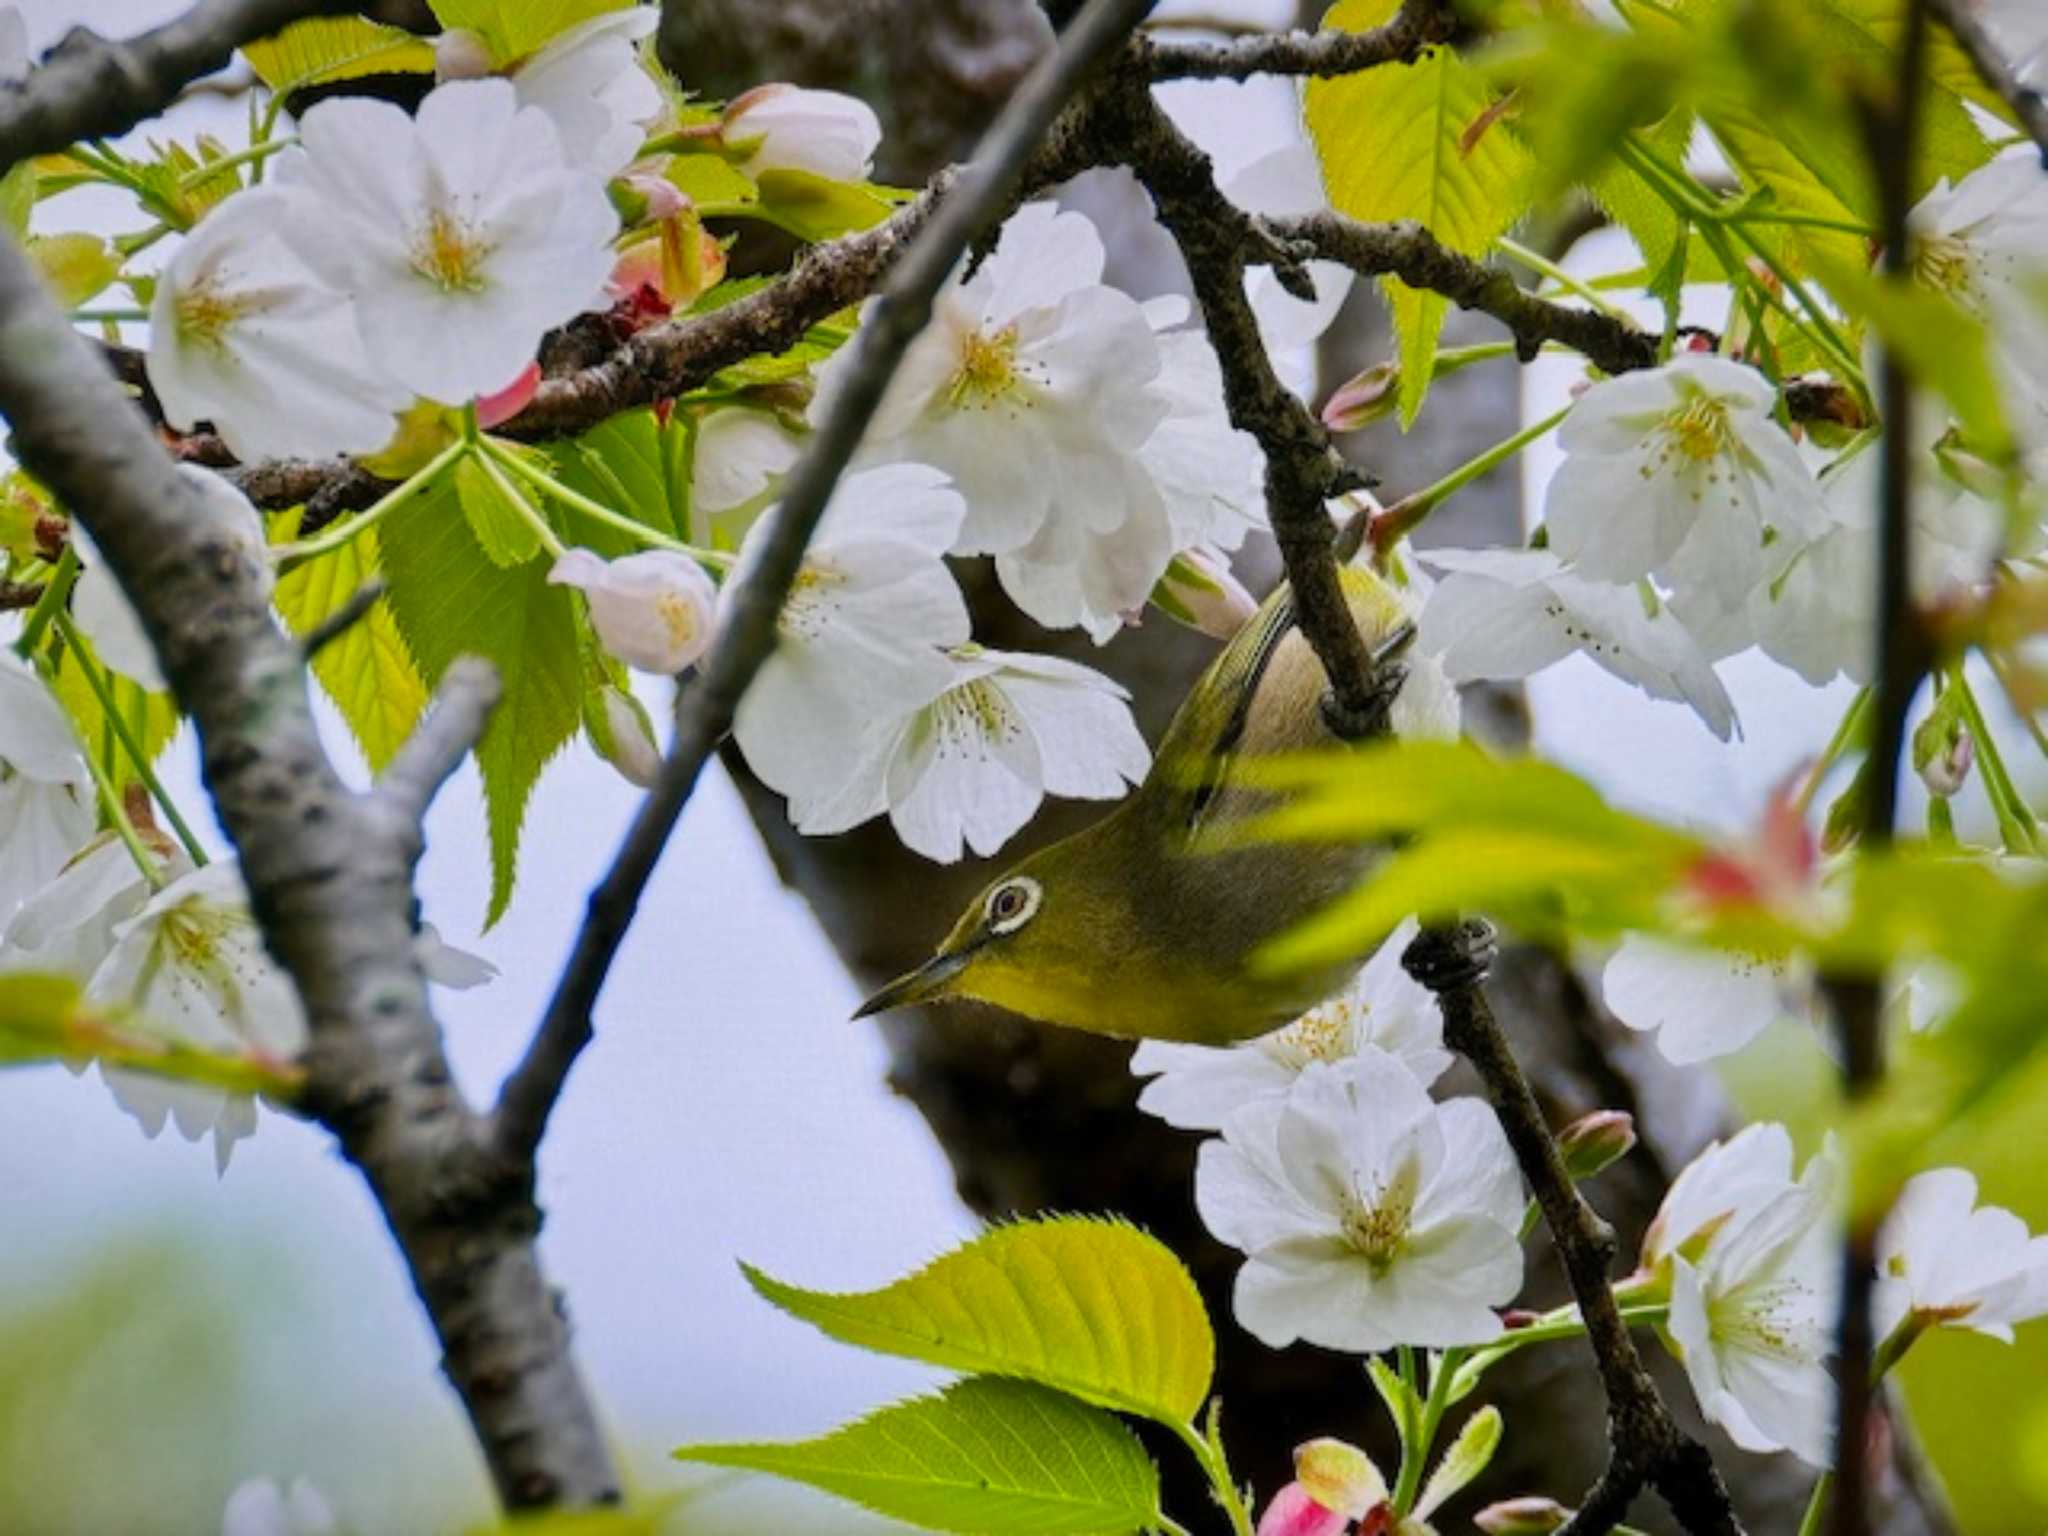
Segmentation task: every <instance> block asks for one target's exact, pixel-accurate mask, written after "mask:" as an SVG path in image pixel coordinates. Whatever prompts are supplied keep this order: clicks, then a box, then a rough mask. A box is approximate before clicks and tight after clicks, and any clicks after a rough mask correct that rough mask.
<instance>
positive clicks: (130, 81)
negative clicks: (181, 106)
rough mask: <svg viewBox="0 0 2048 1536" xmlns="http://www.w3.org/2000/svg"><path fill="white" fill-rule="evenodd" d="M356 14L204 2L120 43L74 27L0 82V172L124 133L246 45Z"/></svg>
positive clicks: (294, 3) (347, 6) (344, 7)
mask: <svg viewBox="0 0 2048 1536" xmlns="http://www.w3.org/2000/svg"><path fill="white" fill-rule="evenodd" d="M356 9H358V7H357V5H355V4H354V3H351V0H203V3H202V4H199V5H195V6H194V7H193V8H192V9H191V10H189V11H187V12H186V13H185V14H184V15H183V16H180V17H179V18H178V19H177V20H176V21H173V22H167V23H166V24H165V25H163V26H161V27H158V28H156V29H155V30H154V31H150V32H145V33H143V34H142V35H141V36H140V37H135V38H130V39H128V40H127V41H125V42H118V43H116V42H109V41H108V40H107V39H105V38H103V37H100V36H99V35H98V34H96V33H93V32H89V31H87V30H86V29H85V28H83V27H74V28H73V29H72V30H71V31H70V32H69V33H68V34H67V35H66V36H65V38H64V40H63V41H62V42H60V43H58V44H57V46H56V47H55V48H52V49H51V50H50V51H49V53H48V54H47V55H45V56H44V59H43V62H42V63H41V64H40V65H39V66H38V67H37V68H36V69H34V70H33V71H31V72H30V74H29V76H28V78H27V79H26V80H22V81H18V82H15V83H13V84H8V85H0V169H5V168H6V167H8V166H11V165H13V164H15V163H16V162H17V161H21V160H26V159H27V158H28V157H29V156H31V155H47V154H54V153H56V152H57V151H58V150H60V149H65V148H68V147H69V146H70V145H72V144H75V143H77V142H78V141H79V140H80V139H102V138H107V137H109V136H111V135H113V134H117V133H125V132H127V131H128V130H129V129H130V128H133V127H134V126H135V125H136V124H137V123H139V122H141V121H142V120H143V119H145V118H150V117H155V116H156V115H157V114H158V113H159V112H161V111H163V109H164V108H165V107H167V106H169V105H170V104H171V102H172V101H173V100H175V99H176V98H177V95H178V93H179V92H180V91H182V90H183V89H184V88H185V87H186V86H187V85H189V84H191V83H192V81H194V80H196V79H198V78H199V77H200V76H201V75H209V74H212V73H213V72H214V71H215V70H217V69H220V68H223V67H224V66H225V65H226V64H227V62H228V61H229V60H230V59H231V58H233V57H234V53H235V50H236V49H237V48H239V47H241V46H242V45H243V44H244V43H253V42H255V41H256V40H257V39H258V38H264V37H269V36H270V35H271V34H272V33H274V32H277V31H278V30H280V29H281V28H283V27H285V26H288V25H289V24H290V23H292V22H294V21H298V20H300V19H301V18H303V17H307V16H331V15H338V14H340V13H342V12H344V11H354V10H356Z"/></svg>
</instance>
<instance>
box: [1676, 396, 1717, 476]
mask: <svg viewBox="0 0 2048 1536" xmlns="http://www.w3.org/2000/svg"><path fill="white" fill-rule="evenodd" d="M1664 435H1665V437H1666V438H1667V439H1668V440H1669V441H1670V443H1671V445H1672V447H1674V448H1676V449H1677V450H1678V451H1679V452H1680V453H1682V454H1684V455H1685V456H1686V457H1687V458H1688V459H1690V460H1692V461H1693V463H1695V464H1705V463H1707V462H1708V461H1710V460H1712V459H1717V458H1719V457H1720V456H1721V455H1722V454H1723V453H1725V452H1726V451H1727V450H1728V445H1729V442H1730V441H1731V440H1732V438H1733V436H1734V434H1733V432H1732V431H1731V429H1730V428H1729V426H1728V411H1727V408H1726V407H1725V406H1723V405H1722V404H1721V402H1720V401H1718V400H1715V399H1713V398H1711V397H1709V396H1707V395H1698V396H1695V397H1694V398H1693V399H1691V400H1689V401H1688V402H1686V405H1685V407H1684V408H1683V409H1682V410H1677V411H1673V412H1672V413H1671V414H1670V415H1668V416H1666V417H1665V418H1664Z"/></svg>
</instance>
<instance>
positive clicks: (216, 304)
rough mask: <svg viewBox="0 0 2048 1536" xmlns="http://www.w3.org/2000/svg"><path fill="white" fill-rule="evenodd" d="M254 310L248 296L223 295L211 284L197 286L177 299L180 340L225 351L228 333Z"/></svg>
mask: <svg viewBox="0 0 2048 1536" xmlns="http://www.w3.org/2000/svg"><path fill="white" fill-rule="evenodd" d="M254 307H255V303H254V300H253V299H252V298H251V297H250V296H249V295H246V294H233V293H223V292H221V291H220V289H219V288H217V287H215V286H214V285H213V284H211V283H194V284H192V285H191V286H190V287H189V288H187V289H185V291H184V292H182V293H180V294H179V295H178V297H177V302H176V305H175V306H174V308H175V314H176V324H177V329H178V339H179V340H180V341H183V342H186V343H188V344H189V345H191V346H195V347H204V348H206V349H207V350H209V351H214V352H218V351H223V350H225V348H226V345H227V336H228V332H229V331H231V330H233V329H234V328H235V323H236V322H237V321H238V320H240V319H241V318H242V317H243V316H244V315H246V314H247V313H249V311H250V310H251V309H253V308H254Z"/></svg>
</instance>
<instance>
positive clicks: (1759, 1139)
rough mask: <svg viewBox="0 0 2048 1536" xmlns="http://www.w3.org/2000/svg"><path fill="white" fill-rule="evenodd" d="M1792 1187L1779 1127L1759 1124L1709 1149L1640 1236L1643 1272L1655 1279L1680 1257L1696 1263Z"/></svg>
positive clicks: (1788, 1145) (1787, 1146)
mask: <svg viewBox="0 0 2048 1536" xmlns="http://www.w3.org/2000/svg"><path fill="white" fill-rule="evenodd" d="M1792 1187H1793V1178H1792V1137H1791V1135H1790V1133H1789V1132H1787V1131H1786V1129H1785V1127H1784V1126H1782V1125H1777V1124H1774V1123H1772V1122H1768V1121H1759V1122H1756V1123H1754V1124H1751V1125H1746V1126H1744V1127H1743V1128H1742V1129H1741V1130H1740V1131H1738V1132H1737V1133H1736V1134H1735V1135H1733V1136H1731V1137H1729V1138H1728V1139H1727V1140H1726V1141H1716V1142H1711V1143H1709V1144H1708V1146H1707V1147H1706V1149H1705V1150H1704V1151H1702V1152H1701V1153H1700V1154H1699V1155H1698V1156H1697V1157H1695V1158H1694V1159H1693V1160H1692V1161H1691V1162H1689V1163H1687V1164H1686V1165H1685V1167H1684V1168H1682V1169H1680V1170H1679V1174H1678V1177H1677V1178H1676V1179H1674V1180H1672V1181H1671V1188H1670V1189H1668V1190H1666V1191H1665V1194H1664V1200H1663V1203H1662V1204H1661V1205H1659V1206H1658V1208H1657V1215H1656V1217H1655V1218H1654V1219H1653V1220H1652V1221H1651V1223H1650V1228H1649V1230H1648V1231H1647V1232H1645V1233H1644V1234H1643V1252H1642V1267H1643V1268H1644V1269H1645V1270H1646V1271H1649V1272H1651V1273H1653V1274H1654V1273H1655V1272H1657V1271H1658V1270H1660V1269H1661V1268H1662V1267H1663V1266H1664V1265H1666V1264H1668V1263H1669V1262H1670V1261H1671V1260H1672V1259H1673V1258H1675V1257H1677V1256H1678V1255H1680V1254H1684V1255H1685V1256H1686V1257H1688V1258H1690V1259H1691V1260H1692V1261H1693V1262H1694V1263H1698V1262H1699V1261H1700V1260H1701V1258H1702V1257H1703V1256H1704V1254H1705V1253H1706V1252H1707V1250H1708V1249H1709V1248H1710V1247H1711V1246H1712V1245H1713V1243H1714V1242H1715V1240H1716V1239H1717V1238H1719V1237H1720V1236H1721V1235H1722V1234H1723V1233H1724V1232H1726V1231H1727V1230H1728V1229H1729V1228H1730V1227H1731V1226H1732V1225H1739V1224H1740V1223H1742V1222H1746V1221H1747V1220H1748V1219H1749V1218H1750V1217H1751V1216H1753V1215H1754V1214H1755V1213H1756V1212H1757V1211H1759V1210H1761V1209H1762V1208H1763V1207H1764V1206H1765V1205H1767V1204H1769V1203H1770V1202H1771V1201H1772V1200H1774V1199H1775V1198H1777V1196H1779V1195H1780V1194H1783V1193H1784V1192H1785V1191H1786V1190H1788V1189H1791V1188H1792Z"/></svg>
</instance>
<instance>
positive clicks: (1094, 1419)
mask: <svg viewBox="0 0 2048 1536" xmlns="http://www.w3.org/2000/svg"><path fill="white" fill-rule="evenodd" d="M675 1454H676V1457H677V1458H678V1459H679V1460H682V1461H697V1462H704V1463H706V1464H708V1465H711V1466H716V1467H739V1468H744V1469H746V1470H748V1471H753V1472H769V1473H773V1474H774V1475H775V1476H777V1477H786V1478H790V1479H793V1480H794V1481H796V1482H800V1483H808V1484H810V1485H811V1486H812V1487H814V1488H822V1489H824V1490H825V1491H826V1492H828V1493H835V1494H837V1495H839V1497H841V1498H843V1499H851V1500H852V1501H853V1502H854V1503H856V1504H862V1505H865V1506H866V1507H867V1508H869V1509H872V1510H875V1511H876V1512H878V1513H880V1514H883V1515H887V1516H889V1517H891V1518H892V1519H896V1520H902V1521H906V1522H908V1523H909V1524H911V1525H915V1526H918V1527H921V1528H922V1529H924V1530H928V1531H956V1532H959V1533H961V1536H1131V1533H1133V1532H1137V1531H1141V1530H1149V1529H1153V1528H1155V1527H1156V1526H1157V1524H1158V1521H1159V1473H1158V1470H1157V1469H1156V1468H1155V1467H1154V1466H1153V1465H1152V1463H1151V1462H1150V1461H1149V1460H1148V1459H1147V1458H1146V1456H1145V1451H1144V1448H1143V1447H1142V1446H1140V1445H1139V1444H1138V1442H1137V1440H1136V1438H1135V1437H1134V1436H1133V1435H1132V1434H1131V1432H1130V1431H1129V1430H1128V1429H1126V1428H1124V1426H1123V1425H1121V1424H1119V1423H1118V1422H1117V1421H1116V1420H1115V1419H1114V1418H1112V1417H1111V1416H1110V1415H1108V1414H1106V1413H1104V1412H1102V1411H1101V1410H1100V1409H1097V1408H1090V1407H1088V1406H1087V1405H1086V1404H1084V1403H1078V1402H1076V1401H1074V1399H1072V1398H1071V1397H1066V1396H1064V1395H1062V1394H1061V1393H1058V1392H1053V1391H1049V1390H1048V1389H1046V1388H1044V1387H1040V1386H1034V1385H1033V1384H1031V1383H1030V1382H1023V1381H1003V1380H1000V1379H996V1378H992V1377H977V1378H974V1379H972V1380H968V1381H962V1382H956V1383H954V1385H952V1386H951V1387H948V1388H947V1389H946V1390H945V1391H944V1392H942V1393H940V1394H939V1395H937V1396H935V1397H920V1398H914V1399H912V1400H911V1401H909V1402H904V1403H896V1404H894V1405H892V1406H890V1407H887V1408H883V1409H881V1410H879V1411H878V1412H875V1413H872V1414H870V1415H868V1417H866V1418H864V1419H860V1420H858V1421H856V1422H855V1423H852V1424H848V1425H846V1426H845V1427H844V1428H842V1429H837V1430H834V1431H833V1432H832V1433H831V1434H829V1435H823V1436H820V1437H819V1438H818V1439H816V1440H806V1441H802V1442H799V1443H797V1444H793V1445H776V1444H741V1445H686V1446H684V1447H683V1448H682V1449H681V1450H679V1451H677V1452H676V1453H675Z"/></svg>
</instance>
